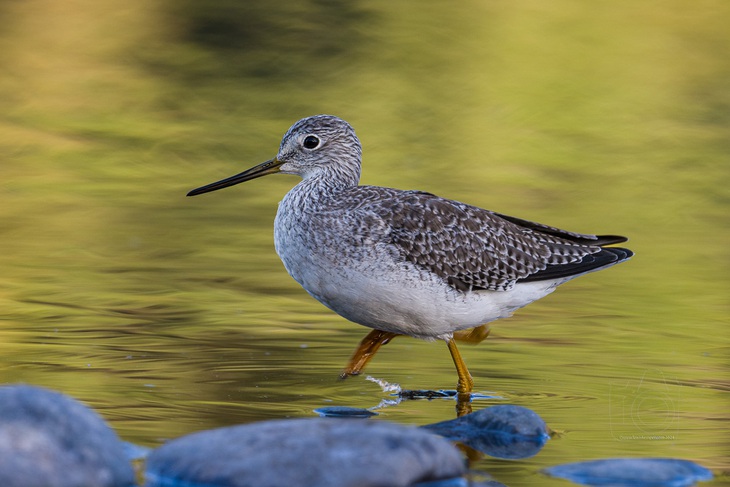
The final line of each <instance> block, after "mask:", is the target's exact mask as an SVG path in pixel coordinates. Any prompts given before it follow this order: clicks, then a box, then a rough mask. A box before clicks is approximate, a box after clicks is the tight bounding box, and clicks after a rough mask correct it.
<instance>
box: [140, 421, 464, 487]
mask: <svg viewBox="0 0 730 487" xmlns="http://www.w3.org/2000/svg"><path fill="white" fill-rule="evenodd" d="M464 472H465V466H464V460H463V458H462V455H461V454H460V452H459V451H458V450H457V449H456V448H455V447H454V446H453V445H452V444H451V443H450V442H449V441H447V440H445V439H443V438H440V437H438V436H436V435H433V434H430V433H428V432H426V431H423V430H420V429H418V428H414V427H408V426H401V425H397V424H392V423H386V422H380V421H362V420H355V419H337V420H334V419H327V418H311V419H292V420H277V421H266V422H261V423H253V424H247V425H241V426H233V427H228V428H220V429H215V430H209V431H203V432H200V433H195V434H192V435H188V436H185V437H183V438H179V439H177V440H173V441H171V442H170V443H167V444H166V445H163V446H162V447H160V448H159V449H157V450H156V451H153V452H152V453H151V454H150V456H149V457H148V459H147V467H146V475H145V476H146V481H147V483H146V485H147V486H148V487H157V486H163V485H164V486H175V485H186V486H203V485H204V486H206V487H216V486H221V487H222V486H225V487H280V486H287V487H304V486H307V487H309V486H311V487H368V486H373V487H374V486H384V485H387V486H391V487H401V486H403V487H405V486H411V485H414V484H417V483H419V482H430V481H437V480H445V479H454V478H459V477H461V476H462V475H463V474H464Z"/></svg>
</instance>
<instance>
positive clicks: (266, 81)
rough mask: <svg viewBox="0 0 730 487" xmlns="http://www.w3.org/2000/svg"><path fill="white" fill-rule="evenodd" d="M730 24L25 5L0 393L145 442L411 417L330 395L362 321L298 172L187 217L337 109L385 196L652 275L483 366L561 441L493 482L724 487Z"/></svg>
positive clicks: (6, 177)
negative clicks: (324, 257) (301, 247)
mask: <svg viewBox="0 0 730 487" xmlns="http://www.w3.org/2000/svg"><path fill="white" fill-rule="evenodd" d="M728 25H730V4H728V3H727V2H725V1H723V0H700V1H693V2H688V1H679V0H675V1H658V0H657V1H644V2H629V1H624V0H618V1H614V2H583V1H578V0H558V1H554V2H542V1H536V0H533V1H530V0H518V1H514V2H506V1H470V2H461V3H459V4H458V5H457V4H452V3H445V2H435V1H426V2H380V1H369V2H330V1H324V0H321V1H308V2H289V1H283V0H277V1H266V2H264V1H255V2H234V1H225V0H216V1H212V2H205V3H202V2H195V1H193V0H184V1H171V0H170V1H145V2H142V1H138V0H125V1H123V2H122V1H116V0H107V1H105V2H92V1H88V0H70V1H63V2H59V1H51V0H29V1H24V2H1V3H0V68H1V69H0V108H1V110H0V201H1V202H2V204H1V205H0V268H1V269H2V273H1V274H0V305H1V306H2V308H0V309H1V310H2V311H0V381H2V382H17V381H24V382H27V383H32V384H38V385H44V386H48V387H52V388H55V389H58V390H60V391H63V392H66V393H68V394H71V395H73V396H74V397H77V398H79V399H81V400H83V401H85V402H86V403H88V404H90V405H92V406H94V407H95V408H97V409H98V410H99V411H100V412H101V413H102V414H103V415H104V416H105V417H106V418H107V419H109V420H110V422H111V424H112V426H113V427H115V429H116V430H117V431H118V432H119V433H120V435H121V436H122V437H123V438H125V439H127V440H130V441H135V442H138V443H142V444H145V445H148V446H155V445H158V444H159V443H160V442H161V441H163V440H164V439H166V438H172V437H176V436H179V435H181V434H185V433H188V432H191V431H196V430H200V429H205V428H211V427H216V426H223V425H230V424H236V423H241V422H248V421H255V420H260V419H267V418H281V417H290V416H311V415H312V412H311V410H312V409H313V408H315V407H320V406H325V405H332V404H337V405H348V406H358V407H370V406H374V405H376V404H377V403H378V402H379V401H380V400H381V399H383V398H387V395H386V394H384V393H383V392H381V391H380V390H379V389H378V387H377V386H376V385H374V384H372V383H370V382H366V381H364V380H362V379H360V378H358V379H354V380H349V381H346V382H337V381H335V380H334V377H336V375H337V373H338V371H339V369H340V367H341V366H342V365H343V364H344V362H345V361H346V359H347V357H348V356H349V354H350V352H351V349H352V348H354V346H355V345H356V343H357V342H358V340H359V338H360V337H361V336H362V335H364V334H365V332H366V330H365V329H362V328H360V327H358V326H356V325H352V324H350V323H347V322H346V321H345V320H343V319H341V318H339V317H338V316H335V315H333V314H332V313H330V312H328V311H327V310H326V309H324V308H323V307H322V306H321V305H319V304H318V303H316V302H314V301H313V300H312V299H311V298H310V297H309V296H307V295H306V293H304V292H303V291H302V290H301V289H299V288H298V286H297V285H296V283H294V282H293V281H292V280H291V279H290V278H289V277H288V276H287V275H286V273H285V271H284V269H283V267H282V266H281V264H280V263H279V261H278V259H277V257H276V255H275V253H274V251H273V244H272V238H271V226H272V221H273V216H274V213H275V211H276V202H277V201H279V199H280V198H281V197H282V195H283V194H284V193H285V192H286V191H287V190H288V188H290V187H291V186H292V185H293V184H295V182H296V180H295V179H293V178H291V177H276V178H267V179H264V180H259V181H256V182H253V183H248V184H247V185H245V186H239V187H236V188H234V189H230V190H227V191H224V192H220V193H216V194H214V195H207V196H205V197H199V198H195V199H186V198H185V197H184V195H185V193H186V192H187V191H188V190H189V189H191V188H193V187H197V186H200V185H202V184H204V183H208V182H211V181H213V180H217V179H220V178H222V177H225V176H228V175H231V174H233V173H235V172H238V171H240V170H243V169H245V168H247V167H249V166H251V165H253V164H255V163H258V162H261V161H263V160H265V159H268V158H270V157H272V156H273V155H274V154H275V151H276V148H277V146H278V142H279V139H280V137H281V135H282V134H283V133H284V131H285V130H286V129H287V128H288V127H289V125H290V124H291V123H293V122H294V121H295V120H297V119H298V118H301V117H303V116H307V115H312V114H316V113H332V114H335V115H338V116H340V117H342V118H345V119H346V120H348V121H350V122H351V123H352V124H353V125H354V126H355V128H356V130H357V132H358V135H359V136H360V138H361V140H362V142H363V145H364V150H365V152H364V158H365V163H364V170H363V182H364V183H367V184H377V185H384V186H394V187H400V188H407V189H422V190H426V191H430V192H434V193H437V194H440V195H442V196H447V197H451V198H455V199H459V200H462V201H465V202H468V203H471V204H475V205H478V206H482V207H487V208H490V209H494V210H496V211H500V212H503V213H507V214H512V215H515V216H519V217H522V218H526V219H532V220H537V221H542V222H545V223H548V224H551V225H556V226H560V227H563V228H567V229H571V230H575V231H580V232H597V233H618V234H625V235H628V236H629V237H630V239H631V241H630V247H631V248H632V249H633V250H634V251H635V252H636V257H635V258H634V259H633V260H632V261H630V262H629V263H627V264H624V265H621V266H619V267H616V268H614V269H611V270H610V271H607V272H604V273H600V274H594V275H591V276H588V277H585V278H583V279H580V280H577V281H574V282H572V283H570V284H567V285H566V286H564V287H563V288H561V289H560V290H559V291H558V292H557V293H555V294H554V295H552V296H550V297H548V298H546V299H545V300H543V301H541V302H539V303H535V304H533V305H532V306H530V307H529V308H527V309H525V310H523V311H521V312H520V313H518V314H517V316H515V317H514V318H511V319H510V320H505V321H503V322H501V323H499V324H497V325H496V326H495V327H494V336H492V337H490V339H489V340H488V341H487V342H486V343H483V344H481V345H479V346H478V347H462V348H463V354H464V356H465V359H466V361H467V363H468V364H469V366H470V368H471V369H472V373H473V374H474V376H475V378H476V382H477V388H478V389H480V390H482V391H490V392H495V393H497V394H499V395H501V396H502V397H504V398H505V399H504V400H502V401H491V402H490V401H483V402H478V403H476V404H475V406H476V407H485V406H487V405H489V404H493V403H500V402H501V403H504V402H505V401H507V402H509V403H515V404H521V405H524V406H527V407H530V408H531V409H533V410H535V411H536V412H538V414H540V415H541V416H543V417H544V418H545V419H546V421H547V422H548V424H549V425H550V426H551V427H552V428H554V429H555V430H558V431H561V432H562V435H561V436H559V437H556V438H555V439H554V440H553V441H551V442H549V444H548V446H547V447H546V448H545V449H544V450H543V452H542V453H541V454H540V455H538V456H537V457H535V458H533V459H530V460H526V461H523V462H517V463H515V462H511V463H506V462H501V461H496V460H488V459H487V460H482V461H481V462H479V463H478V464H477V465H476V467H477V468H478V469H481V470H484V471H488V472H490V473H492V474H493V475H494V476H495V477H496V478H497V480H500V481H502V482H504V483H506V484H508V485H533V483H535V482H536V483H540V484H541V485H562V483H560V481H557V480H549V479H544V478H542V477H539V476H537V475H538V474H537V473H536V472H537V471H538V470H539V468H542V467H544V466H548V465H553V464H557V463H562V462H567V461H577V460H585V459H592V458H605V457H609V456H627V455H628V456H669V457H678V458H687V459H692V460H696V461H699V462H701V463H702V464H704V465H706V466H708V467H710V468H713V469H714V470H715V472H720V473H721V472H723V471H727V469H728V468H730V467H729V466H728V461H727V458H728V453H729V452H728V450H729V448H728V443H727V430H728V428H727V426H728V414H727V410H728V400H727V389H728V382H729V380H728V379H729V377H728V371H727V365H728V364H727V352H728V330H727V326H728V322H729V321H730V320H728V294H729V291H730V289H729V288H730V286H729V285H728V284H729V279H728V276H729V274H730V273H729V271H730V269H729V266H728V243H729V242H730V231H729V228H728V223H729V221H728V220H729V219H728V211H729V209H730V205H728V202H729V201H730V82H729V81H728V80H730V31H729V30H728ZM368 372H369V373H370V374H372V375H374V376H376V377H379V378H382V379H385V380H388V381H391V382H397V383H400V384H401V385H403V386H404V387H409V388H448V387H453V382H454V379H455V374H454V372H453V370H452V366H451V363H450V359H449V357H448V353H447V351H446V348H445V347H444V346H443V344H438V343H430V344H429V343H424V342H417V341H415V340H410V339H398V340H396V341H394V343H393V344H392V345H389V346H388V347H386V348H385V349H383V351H382V352H381V353H380V354H379V355H378V357H376V359H375V360H374V362H373V363H372V365H371V366H370V368H369V369H368ZM452 414H453V404H452V403H450V402H447V401H431V402H427V401H419V402H407V403H402V404H400V405H398V406H395V407H390V408H385V409H383V410H382V416H381V418H380V419H386V420H395V421H402V422H409V423H414V424H424V423H427V422H435V421H440V420H443V419H447V418H448V417H450V416H451V415H452ZM659 437H661V438H660V439H657V438H659ZM721 481H722V479H721V480H716V481H715V482H721ZM706 485H712V484H706ZM716 485H720V483H717V484H716Z"/></svg>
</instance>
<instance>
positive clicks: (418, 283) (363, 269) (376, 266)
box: [277, 245, 563, 339]
mask: <svg viewBox="0 0 730 487" xmlns="http://www.w3.org/2000/svg"><path fill="white" fill-rule="evenodd" d="M277 252H279V255H280V257H281V258H282V261H283V262H284V265H285V267H286V269H287V271H288V272H289V274H290V275H291V276H292V277H293V278H294V279H295V280H296V281H297V282H299V283H300V284H301V285H302V286H303V287H304V289H306V290H307V292H309V294H311V295H312V296H313V297H315V298H316V299H317V300H318V301H320V302H321V303H323V304H324V305H326V306H327V307H329V308H330V309H332V310H333V311H335V312H337V313H338V314H340V315H341V316H343V317H345V318H347V319H348V320H350V321H353V322H355V323H359V324H361V325H364V326H368V327H370V328H374V329H377V330H382V331H389V332H393V333H398V334H403V335H410V336H414V337H418V338H424V339H434V338H439V339H448V338H449V337H450V336H451V333H453V332H454V331H456V330H461V329H465V328H471V327H474V326H478V325H481V324H484V323H488V322H490V321H494V320H496V319H499V318H505V317H508V316H510V315H511V314H512V313H513V312H514V311H515V310H516V309H518V308H521V307H523V306H526V305H527V304H529V303H531V302H533V301H535V300H537V299H540V298H542V297H543V296H545V295H547V294H549V293H550V292H552V290H553V289H554V288H555V287H556V286H557V285H558V284H560V283H561V282H563V281H560V282H554V281H542V282H531V283H524V284H518V285H516V286H515V287H514V288H513V289H512V290H510V291H472V292H462V291H458V290H456V289H454V288H452V287H451V286H448V285H447V284H446V283H445V282H444V281H443V280H441V279H440V278H438V277H437V276H435V275H433V274H431V273H429V272H427V271H425V270H422V269H418V268H416V267H415V266H414V265H413V264H411V263H408V262H394V261H393V260H392V258H390V256H389V255H387V254H385V253H383V255H379V256H378V257H377V259H375V260H374V259H372V258H371V259H366V260H364V261H358V260H356V261H352V260H350V261H347V260H346V259H342V260H340V259H338V255H337V254H336V253H334V252H333V254H334V255H331V254H329V253H327V252H322V253H320V252H317V251H314V252H304V253H303V252H298V251H296V250H294V251H292V249H288V248H281V247H280V245H277Z"/></svg>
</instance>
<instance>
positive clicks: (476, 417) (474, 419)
mask: <svg viewBox="0 0 730 487" xmlns="http://www.w3.org/2000/svg"><path fill="white" fill-rule="evenodd" d="M422 428H424V429H427V430H429V431H431V432H433V433H436V434H439V435H441V436H444V437H446V438H448V439H450V440H453V441H458V442H460V443H463V444H465V445H467V446H469V447H471V448H473V449H475V450H478V451H480V452H482V453H486V454H487V455H490V456H492V457H495V458H507V459H516V458H527V457H531V456H533V455H535V454H537V453H538V452H539V451H540V450H541V449H542V447H543V446H544V445H545V442H547V440H548V439H550V435H549V433H548V429H547V426H546V425H545V421H543V420H542V418H541V417H540V416H538V415H537V413H535V412H534V411H532V410H530V409H527V408H524V407H522V406H512V405H502V406H492V407H489V408H485V409H481V410H479V411H476V412H473V413H471V414H467V415H465V416H462V417H460V418H456V419H452V420H450V421H443V422H441V423H435V424H430V425H426V426H423V427H422Z"/></svg>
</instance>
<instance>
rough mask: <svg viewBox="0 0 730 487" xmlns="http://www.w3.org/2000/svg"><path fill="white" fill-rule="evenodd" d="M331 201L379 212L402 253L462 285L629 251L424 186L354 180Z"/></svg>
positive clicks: (553, 273)
mask: <svg viewBox="0 0 730 487" xmlns="http://www.w3.org/2000/svg"><path fill="white" fill-rule="evenodd" d="M336 206H341V207H342V208H343V210H344V211H346V212H347V213H348V214H349V215H350V216H351V217H356V215H357V214H360V218H365V217H366V215H369V216H370V217H371V218H377V219H379V220H381V221H382V222H383V224H385V225H386V226H387V228H388V239H389V241H390V243H392V245H394V246H395V247H396V248H397V249H398V250H399V252H400V255H401V256H402V258H403V259H404V260H407V261H409V262H412V263H413V264H416V265H417V266H420V267H422V268H424V269H427V270H428V271H430V272H433V273H435V274H437V275H438V276H439V277H441V278H443V279H444V280H445V281H446V282H447V283H448V284H449V285H450V286H452V287H454V288H455V289H458V290H460V291H465V292H467V291H472V290H479V289H483V290H492V291H506V290H510V289H512V288H513V287H514V285H515V284H516V283H517V282H520V281H529V280H533V281H534V280H538V279H540V278H541V277H542V278H544V279H555V278H560V277H569V276H572V275H574V274H582V273H585V272H588V271H590V270H592V269H593V268H595V267H602V266H605V265H607V264H609V263H611V262H615V261H618V260H619V259H624V258H626V257H628V254H626V251H625V250H624V249H604V248H602V247H601V246H602V245H606V244H613V243H618V242H623V241H625V240H626V239H625V238H624V237H614V236H596V235H587V234H579V233H574V232H568V231H565V230H560V229H557V228H554V227H549V226H546V225H541V224H539V223H534V222H529V221H526V220H520V219H516V218H511V217H507V216H503V215H500V214H497V213H494V212H491V211H488V210H484V209H481V208H478V207H475V206H471V205H467V204H464V203H460V202H457V201H452V200H447V199H444V198H440V197H438V196H435V195H433V194H430V193H425V192H422V191H401V190H397V189H392V188H383V187H377V186H358V187H355V188H351V189H350V190H349V191H346V192H343V193H342V194H340V195H338V198H337V203H336ZM345 209H346V210H345ZM596 254H605V255H596Z"/></svg>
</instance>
